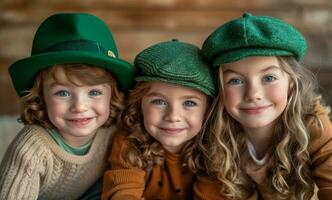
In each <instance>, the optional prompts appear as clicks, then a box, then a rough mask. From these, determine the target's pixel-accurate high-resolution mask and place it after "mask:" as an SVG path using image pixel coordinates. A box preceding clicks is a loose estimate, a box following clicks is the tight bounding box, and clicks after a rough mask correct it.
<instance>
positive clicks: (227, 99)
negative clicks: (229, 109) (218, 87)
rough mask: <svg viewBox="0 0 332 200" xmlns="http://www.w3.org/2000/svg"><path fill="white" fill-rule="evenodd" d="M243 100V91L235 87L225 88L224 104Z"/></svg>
mask: <svg viewBox="0 0 332 200" xmlns="http://www.w3.org/2000/svg"><path fill="white" fill-rule="evenodd" d="M240 100H241V91H239V90H235V89H234V88H232V89H231V88H225V90H224V104H225V105H226V106H231V105H235V104H237V102H239V101H240Z"/></svg>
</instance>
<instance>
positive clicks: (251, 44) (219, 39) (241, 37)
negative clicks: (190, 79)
mask: <svg viewBox="0 0 332 200" xmlns="http://www.w3.org/2000/svg"><path fill="white" fill-rule="evenodd" d="M306 50H307V44H306V41H305V38H304V37H303V35H302V34H301V33H300V32H299V31H298V30H297V29H295V28H294V27H293V26H291V25H290V24H288V23H286V22H284V21H282V20H280V19H277V18H273V17H269V16H253V15H252V14H250V13H244V14H243V15H242V17H241V18H237V19H234V20H231V21H229V22H227V23H225V24H223V25H221V26H220V27H218V28H217V29H216V30H215V31H214V32H212V33H211V34H210V35H209V36H208V38H207V39H206V40H205V41H204V43H203V47H202V51H203V55H204V57H205V58H206V59H207V60H208V62H210V63H212V64H213V65H214V66H219V65H220V64H223V63H230V62H235V61H238V60H241V59H243V58H245V57H248V56H294V57H295V58H296V59H297V60H298V61H299V60H300V59H301V58H302V57H303V56H304V54H305V52H306Z"/></svg>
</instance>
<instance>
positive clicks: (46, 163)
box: [0, 125, 114, 200]
mask: <svg viewBox="0 0 332 200" xmlns="http://www.w3.org/2000/svg"><path fill="white" fill-rule="evenodd" d="M113 132H114V127H111V128H109V129H99V130H98V132H97V134H96V136H95V138H94V141H93V142H92V144H91V147H90V150H89V152H88V153H87V154H86V155H84V156H77V155H72V154H69V153H67V152H65V151H64V150H62V149H61V148H60V147H59V146H58V145H57V144H56V143H55V141H54V140H53V139H52V138H51V136H50V135H49V134H48V133H47V132H46V130H45V129H44V128H42V127H40V126H36V125H34V126H25V127H24V128H23V129H22V130H21V131H20V133H19V134H18V135H17V136H16V138H15V139H14V140H13V142H12V143H11V144H10V146H9V148H8V149H7V152H6V155H5V157H4V159H3V160H2V162H1V165H0V199H1V200H18V199H20V200H21V199H26V200H34V199H37V197H40V198H42V199H71V200H72V199H76V198H78V197H79V196H81V195H82V194H83V193H84V192H85V191H86V190H87V189H88V188H89V187H90V186H91V185H92V184H93V183H95V182H96V181H97V180H98V179H99V178H100V177H101V176H102V175H103V171H104V169H105V167H106V163H107V162H106V157H105V155H107V154H108V149H109V144H110V142H109V141H110V139H111V136H112V135H113Z"/></svg>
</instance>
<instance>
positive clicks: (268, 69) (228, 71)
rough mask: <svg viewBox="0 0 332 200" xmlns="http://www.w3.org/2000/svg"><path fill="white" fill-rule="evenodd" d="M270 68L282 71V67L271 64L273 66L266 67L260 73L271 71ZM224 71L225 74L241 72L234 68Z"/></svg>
mask: <svg viewBox="0 0 332 200" xmlns="http://www.w3.org/2000/svg"><path fill="white" fill-rule="evenodd" d="M270 70H278V71H282V70H281V68H280V67H278V66H275V65H271V66H269V67H266V68H264V69H261V70H260V71H259V72H260V73H261V72H267V71H270ZM222 73H223V74H225V73H236V74H241V73H239V72H237V71H234V70H232V69H226V70H225V71H222Z"/></svg>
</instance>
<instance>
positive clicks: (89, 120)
mask: <svg viewBox="0 0 332 200" xmlns="http://www.w3.org/2000/svg"><path fill="white" fill-rule="evenodd" d="M57 73H59V74H57V77H60V78H62V79H63V81H61V83H59V82H58V81H56V80H55V79H54V78H52V77H51V76H49V78H47V79H46V80H45V81H44V82H43V94H44V99H45V103H46V109H47V114H48V117H49V120H50V121H51V123H52V124H53V125H54V126H55V127H56V128H57V130H58V131H59V133H60V134H61V135H62V137H63V138H64V139H65V141H66V142H67V143H68V144H69V145H72V146H80V145H83V144H85V143H86V142H87V141H89V140H90V139H91V138H92V137H94V135H95V133H96V130H97V129H98V128H99V127H101V126H102V125H103V124H104V123H105V122H106V121H107V120H108V118H109V114H110V101H111V88H110V85H109V84H107V83H104V84H98V85H92V86H90V85H89V86H87V85H80V86H78V85H74V84H73V83H70V82H69V81H68V80H67V81H66V76H65V75H64V71H63V70H58V71H57Z"/></svg>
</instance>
